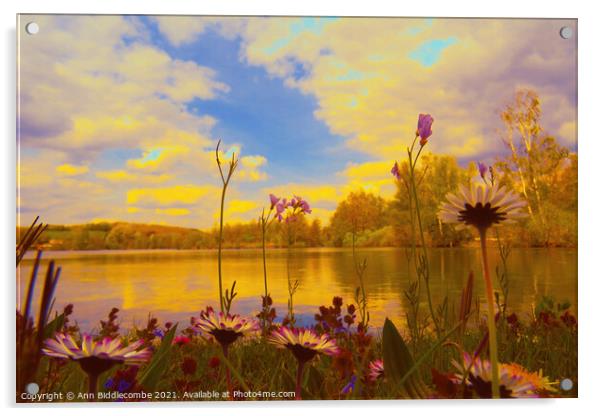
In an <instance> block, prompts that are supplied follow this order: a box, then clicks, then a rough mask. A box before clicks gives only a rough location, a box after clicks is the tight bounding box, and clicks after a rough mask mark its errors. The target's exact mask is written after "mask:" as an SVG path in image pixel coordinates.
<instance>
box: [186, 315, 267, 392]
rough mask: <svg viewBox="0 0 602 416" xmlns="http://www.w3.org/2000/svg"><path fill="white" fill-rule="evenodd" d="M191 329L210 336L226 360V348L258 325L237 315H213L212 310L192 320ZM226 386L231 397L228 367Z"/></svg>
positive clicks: (257, 328) (231, 389)
mask: <svg viewBox="0 0 602 416" xmlns="http://www.w3.org/2000/svg"><path fill="white" fill-rule="evenodd" d="M193 328H194V329H196V330H199V331H202V332H206V333H208V334H211V335H212V336H213V338H215V340H216V341H217V342H219V343H220V345H221V346H222V351H223V352H224V357H225V358H226V359H227V358H228V347H229V346H230V344H232V343H233V342H234V341H236V340H237V339H238V338H240V337H243V336H245V335H251V334H254V333H255V332H257V331H259V324H258V323H257V321H254V320H252V319H246V318H242V317H241V316H239V315H230V314H224V313H222V312H220V313H217V314H216V313H215V312H214V311H213V309H212V308H207V310H206V311H203V312H201V317H200V318H198V319H197V318H193ZM226 384H227V386H228V391H229V392H230V397H233V387H232V378H231V375H230V367H226Z"/></svg>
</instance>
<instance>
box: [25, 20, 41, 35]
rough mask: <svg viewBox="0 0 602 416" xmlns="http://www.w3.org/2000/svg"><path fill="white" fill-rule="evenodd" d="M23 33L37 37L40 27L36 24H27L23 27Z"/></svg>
mask: <svg viewBox="0 0 602 416" xmlns="http://www.w3.org/2000/svg"><path fill="white" fill-rule="evenodd" d="M25 31H26V32H27V33H28V34H30V35H37V34H38V32H39V31H40V26H39V25H38V24H37V23H36V22H29V23H27V24H26V25H25Z"/></svg>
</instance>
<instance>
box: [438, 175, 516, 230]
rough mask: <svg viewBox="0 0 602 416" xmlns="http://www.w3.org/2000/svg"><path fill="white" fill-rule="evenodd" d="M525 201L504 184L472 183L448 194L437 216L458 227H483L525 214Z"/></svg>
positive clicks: (512, 220)
mask: <svg viewBox="0 0 602 416" xmlns="http://www.w3.org/2000/svg"><path fill="white" fill-rule="evenodd" d="M525 205H526V202H525V201H524V200H522V199H521V198H520V197H519V196H518V195H517V194H516V193H514V192H513V191H510V190H507V189H506V188H505V187H504V186H502V187H500V186H499V185H498V184H495V185H493V186H489V185H485V184H475V183H471V185H470V187H466V186H461V187H460V190H459V191H458V193H457V194H451V193H450V194H447V202H446V203H444V204H443V205H442V206H441V210H440V211H439V219H440V220H441V221H442V222H446V223H451V224H457V225H458V228H465V227H467V226H473V227H475V228H477V229H478V230H482V229H487V228H489V227H492V226H496V225H500V224H502V223H503V222H506V223H511V222H514V220H516V219H518V218H522V217H524V216H525V214H524V213H523V212H522V208H523V207H524V206H525Z"/></svg>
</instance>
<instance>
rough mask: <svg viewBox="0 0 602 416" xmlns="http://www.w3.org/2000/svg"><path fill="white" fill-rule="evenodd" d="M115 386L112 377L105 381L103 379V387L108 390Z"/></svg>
mask: <svg viewBox="0 0 602 416" xmlns="http://www.w3.org/2000/svg"><path fill="white" fill-rule="evenodd" d="M114 386H115V380H113V379H112V378H110V377H109V378H108V379H107V381H105V389H107V390H110V389H112V388H113V387H114Z"/></svg>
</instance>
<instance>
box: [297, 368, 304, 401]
mask: <svg viewBox="0 0 602 416" xmlns="http://www.w3.org/2000/svg"><path fill="white" fill-rule="evenodd" d="M304 367H305V362H303V361H299V367H297V385H296V386H295V400H303V399H302V398H301V382H302V380H303V368H304Z"/></svg>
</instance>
